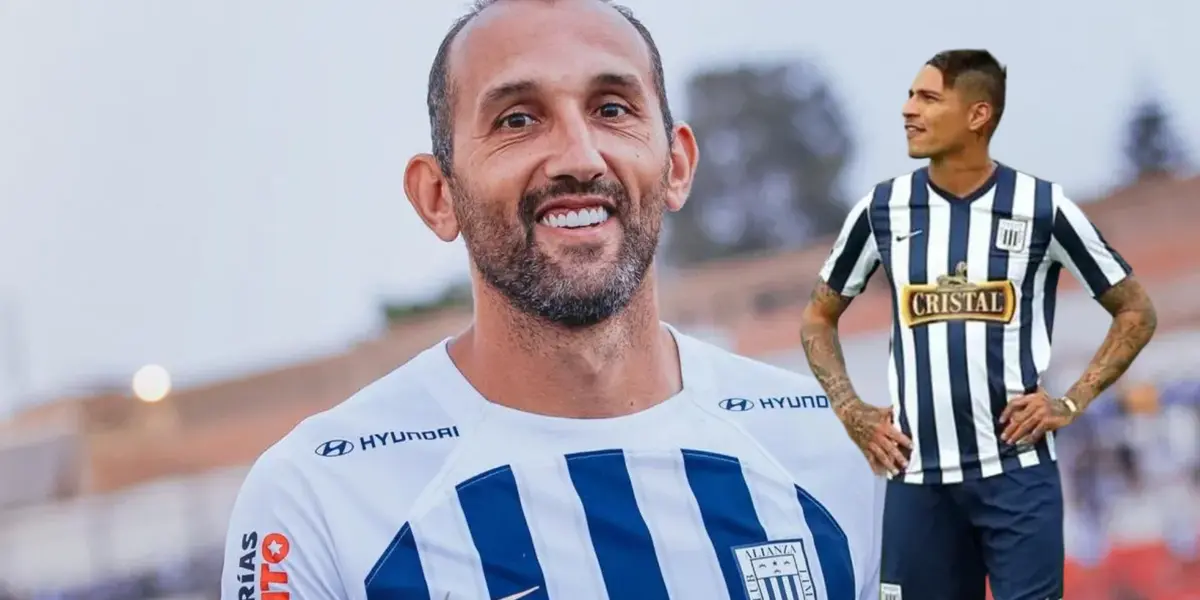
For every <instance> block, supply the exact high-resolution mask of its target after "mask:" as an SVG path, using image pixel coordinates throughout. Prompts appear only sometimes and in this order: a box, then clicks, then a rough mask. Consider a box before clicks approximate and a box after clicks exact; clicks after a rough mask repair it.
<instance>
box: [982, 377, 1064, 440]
mask: <svg viewBox="0 0 1200 600" xmlns="http://www.w3.org/2000/svg"><path fill="white" fill-rule="evenodd" d="M1074 420H1075V411H1074V410H1072V409H1071V407H1070V406H1069V405H1068V404H1067V401H1066V399H1065V398H1051V397H1050V395H1049V394H1047V393H1046V390H1043V389H1042V388H1040V387H1039V388H1038V389H1037V390H1036V391H1034V392H1033V393H1032V394H1025V395H1024V396H1021V397H1019V398H1016V399H1014V400H1013V401H1011V402H1009V403H1008V406H1007V407H1005V408H1004V414H1002V415H1000V424H1001V425H1004V426H1005V427H1004V433H1003V439H1004V441H1005V442H1006V443H1009V444H1033V443H1036V442H1037V441H1038V440H1040V439H1042V436H1044V435H1046V433H1047V432H1050V431H1054V430H1056V429H1059V428H1061V427H1066V426H1067V425H1069V424H1070V423H1071V421H1074Z"/></svg>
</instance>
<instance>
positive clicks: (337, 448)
mask: <svg viewBox="0 0 1200 600" xmlns="http://www.w3.org/2000/svg"><path fill="white" fill-rule="evenodd" d="M316 452H317V456H325V457H333V456H345V455H347V454H350V453H351V452H354V443H353V442H348V441H346V440H329V441H328V442H325V443H323V444H321V445H320V446H317V450H316Z"/></svg>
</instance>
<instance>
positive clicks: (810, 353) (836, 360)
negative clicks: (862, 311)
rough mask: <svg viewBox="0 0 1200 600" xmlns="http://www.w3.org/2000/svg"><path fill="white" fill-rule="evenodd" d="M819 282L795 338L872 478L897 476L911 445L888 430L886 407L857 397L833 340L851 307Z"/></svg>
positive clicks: (890, 427) (839, 345)
mask: <svg viewBox="0 0 1200 600" xmlns="http://www.w3.org/2000/svg"><path fill="white" fill-rule="evenodd" d="M850 302H851V298H848V297H846V296H842V295H841V294H839V293H837V292H835V291H834V290H833V289H832V288H830V287H829V285H828V284H826V283H825V282H824V281H818V282H817V285H816V287H814V288H813V292H812V297H811V298H810V300H809V303H808V306H806V307H805V309H804V316H803V324H802V325H801V328H800V339H801V342H802V343H803V345H804V354H805V356H806V357H807V358H808V366H809V368H810V369H812V373H813V376H814V377H816V378H817V381H819V382H820V383H821V387H823V388H824V389H825V393H826V394H828V395H829V403H830V406H832V407H833V411H834V413H835V414H837V416H838V418H839V419H841V421H842V425H844V426H845V427H846V432H847V433H849V434H850V438H851V439H852V440H854V443H855V444H857V445H858V447H859V448H861V449H862V451H863V453H864V454H865V455H866V456H867V462H869V463H870V464H871V468H872V470H874V471H875V472H876V473H880V474H882V473H883V472H893V473H894V472H897V471H902V470H904V468H905V467H907V465H908V461H907V460H906V459H905V456H904V454H903V453H902V452H901V448H904V449H905V450H909V449H911V448H912V442H910V441H909V440H908V438H907V437H905V436H904V434H902V433H900V431H899V430H897V429H896V428H895V426H893V425H892V419H891V408H880V407H877V406H872V405H870V404H868V403H866V402H864V401H863V400H862V399H860V398H859V397H858V394H857V393H855V391H854V386H853V384H852V383H851V382H850V376H849V374H848V373H847V371H846V359H845V357H844V356H843V354H842V343H841V340H840V339H839V337H838V321H839V320H840V319H841V316H842V313H844V312H845V311H846V309H847V308H848V307H849V306H850Z"/></svg>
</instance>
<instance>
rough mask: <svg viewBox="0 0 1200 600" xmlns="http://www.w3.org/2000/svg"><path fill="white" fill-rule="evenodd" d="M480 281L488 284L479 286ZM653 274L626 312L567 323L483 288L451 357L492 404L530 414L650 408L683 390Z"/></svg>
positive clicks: (583, 414)
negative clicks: (527, 311)
mask: <svg viewBox="0 0 1200 600" xmlns="http://www.w3.org/2000/svg"><path fill="white" fill-rule="evenodd" d="M481 287H482V286H481ZM656 304H657V303H656V301H655V298H654V286H653V282H652V281H651V278H650V277H647V281H646V282H645V284H644V285H643V289H642V290H639V292H638V293H637V295H636V296H635V297H634V298H633V300H632V301H631V302H630V304H629V306H627V307H626V309H625V310H624V311H622V312H621V314H619V315H617V316H614V317H612V318H610V319H608V320H607V321H605V322H603V323H601V324H599V325H596V326H593V327H588V328H585V329H567V328H563V327H560V326H557V325H552V324H549V323H546V322H544V321H540V320H538V319H535V318H533V317H529V316H528V315H524V314H520V313H517V312H516V311H514V310H513V309H512V308H511V306H509V304H508V302H507V301H505V300H504V299H503V298H500V297H499V296H498V295H497V294H496V293H495V292H493V291H491V290H481V293H480V294H479V298H478V299H477V301H476V303H475V321H474V323H473V324H472V326H471V328H470V329H468V330H467V331H466V332H464V333H463V334H462V335H460V336H459V337H457V338H456V339H454V340H453V341H452V342H451V343H450V350H449V351H450V357H451V359H453V360H454V363H455V365H456V366H457V367H458V369H459V370H460V371H461V372H462V373H463V376H465V377H466V378H467V380H468V381H470V382H471V385H472V386H474V387H475V389H477V390H479V392H480V393H481V394H482V395H483V396H484V397H485V398H487V399H488V400H489V401H491V402H495V403H497V404H501V405H504V406H508V407H510V408H514V409H517V410H522V411H525V412H531V413H537V414H543V415H548V416H556V417H569V418H603V417H615V416H621V415H627V414H632V413H635V412H639V411H641V410H644V409H647V408H650V407H651V406H654V405H655V404H658V403H660V402H662V401H664V400H666V399H667V398H670V397H671V396H673V395H674V394H676V393H678V392H679V390H680V389H682V376H681V374H680V362H679V355H678V350H677V348H676V344H675V340H674V338H673V336H672V335H671V334H670V332H669V331H667V330H666V329H665V328H664V327H662V326H661V324H660V323H659V317H658V309H657V305H656Z"/></svg>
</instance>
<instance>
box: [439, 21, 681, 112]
mask: <svg viewBox="0 0 1200 600" xmlns="http://www.w3.org/2000/svg"><path fill="white" fill-rule="evenodd" d="M516 2H538V3H541V4H560V3H567V2H589V3H592V4H600V5H602V6H604V7H606V8H608V9H609V10H611V11H612V12H613V13H616V15H617V16H620V17H621V19H620V21H619V22H620V23H621V25H622V26H624V27H628V28H629V29H630V30H631V31H632V32H633V34H634V35H635V36H636V39H637V42H638V44H639V48H640V51H641V52H642V53H644V54H643V56H641V57H640V58H641V59H642V60H644V64H640V65H638V69H637V70H638V71H639V73H638V74H639V78H640V79H644V80H645V81H644V82H643V83H645V84H646V85H647V86H650V87H648V88H647V89H646V90H645V92H646V94H648V95H651V96H652V95H654V93H655V90H654V87H655V86H659V85H665V82H658V81H656V76H655V62H654V51H653V49H652V48H651V47H650V42H649V40H646V39H644V38H643V36H642V35H641V32H639V31H638V30H637V27H635V26H634V24H633V23H632V22H630V18H631V17H632V14H626V12H625V10H623V7H620V6H618V5H617V4H615V3H614V2H613V1H612V0H490V1H489V0H480V1H478V2H476V4H475V8H474V9H472V11H471V12H469V13H468V14H467V15H465V16H464V17H463V18H462V21H463V22H462V23H461V24H460V25H458V26H457V27H456V28H455V30H454V31H452V32H451V35H450V39H449V45H448V47H447V49H446V63H445V92H446V100H447V101H448V103H449V104H450V107H451V108H453V107H454V106H456V105H457V101H458V95H459V92H460V90H461V86H460V85H459V80H458V78H457V77H456V76H455V72H456V71H457V70H458V69H459V68H460V66H459V65H458V64H456V62H457V61H461V60H463V59H462V58H459V57H460V56H461V55H462V53H463V52H462V45H463V44H465V43H466V40H467V39H468V37H469V36H468V33H469V32H470V30H471V29H472V28H476V27H480V26H481V25H486V24H487V20H486V19H487V16H486V15H487V13H488V12H489V10H490V9H493V8H496V7H498V6H499V5H502V4H513V3H516ZM480 5H482V6H480ZM642 70H644V71H645V73H641V71H642ZM646 75H649V78H648V79H647V78H646ZM483 91H485V90H481V92H483ZM662 93H664V94H665V93H666V92H665V90H662Z"/></svg>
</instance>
